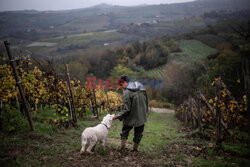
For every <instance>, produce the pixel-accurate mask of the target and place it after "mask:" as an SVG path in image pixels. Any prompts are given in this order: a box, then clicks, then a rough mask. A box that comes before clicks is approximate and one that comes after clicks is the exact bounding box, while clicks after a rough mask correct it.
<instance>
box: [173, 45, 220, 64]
mask: <svg viewBox="0 0 250 167" xmlns="http://www.w3.org/2000/svg"><path fill="white" fill-rule="evenodd" d="M178 43H179V46H180V48H181V50H182V52H180V53H174V54H171V55H170V56H169V61H173V60H176V61H185V62H190V61H199V60H201V59H203V58H205V57H207V56H208V55H210V54H213V53H216V49H213V48H211V47H209V46H208V45H206V44H204V43H202V42H200V41H197V40H181V41H179V42H178Z"/></svg>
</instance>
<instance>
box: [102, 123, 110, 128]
mask: <svg viewBox="0 0 250 167" xmlns="http://www.w3.org/2000/svg"><path fill="white" fill-rule="evenodd" d="M101 124H102V125H104V126H105V127H106V128H107V129H109V128H108V126H107V125H106V124H104V123H101Z"/></svg>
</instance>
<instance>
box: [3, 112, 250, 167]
mask: <svg viewBox="0 0 250 167" xmlns="http://www.w3.org/2000/svg"><path fill="white" fill-rule="evenodd" d="M99 122H100V121H98V120H94V121H93V120H92V121H90V120H80V121H79V122H78V125H79V126H78V127H77V128H69V129H63V128H62V129H57V131H53V130H52V129H51V128H50V127H49V126H48V125H45V124H42V123H36V124H35V125H36V129H37V131H36V132H23V133H18V134H8V135H6V134H3V133H1V134H0V137H1V138H0V147H1V150H0V155H1V156H0V163H1V164H4V166H80V165H83V164H85V165H86V166H88V165H90V166H93V165H97V166H99V165H100V164H102V165H108V164H110V162H111V163H113V166H119V165H123V166H136V164H137V165H138V164H140V165H147V166H166V165H170V166H171V165H172V166H176V165H183V166H244V165H247V164H249V163H250V162H249V160H247V159H246V158H244V156H246V155H247V153H244V154H242V155H241V156H237V154H235V156H234V157H232V156H231V155H230V154H228V153H227V154H225V153H223V152H222V153H221V155H220V156H218V154H217V152H216V151H214V150H213V149H211V148H209V147H208V143H209V141H205V140H202V139H199V138H193V137H191V136H192V135H190V134H191V133H192V132H191V131H190V129H189V128H188V127H187V126H185V128H182V127H183V125H182V123H181V122H179V121H178V120H177V119H176V118H175V117H174V114H168V115H166V114H158V113H152V114H150V115H149V117H148V122H147V124H146V126H145V131H144V136H143V139H142V141H141V144H140V147H139V151H140V152H139V153H132V152H130V151H126V150H125V152H121V151H120V150H119V149H118V147H119V145H120V136H119V134H120V132H121V126H122V123H121V122H120V121H116V122H115V123H114V124H113V126H112V128H111V130H110V132H109V135H108V139H107V149H106V151H104V150H102V149H101V148H100V146H99V145H97V147H96V150H95V155H88V154H84V155H79V150H80V147H81V146H80V136H81V133H82V130H83V129H84V128H86V127H88V126H94V125H96V124H98V123H99ZM130 134H131V135H130V137H129V139H128V146H127V147H128V148H129V149H131V148H132V144H133V142H132V134H133V132H131V133H130ZM242 147H244V146H242ZM242 147H239V148H238V150H237V151H240V149H241V148H242ZM229 148H231V150H233V149H237V147H235V145H231V146H228V147H227V149H229ZM232 148H233V149H232Z"/></svg>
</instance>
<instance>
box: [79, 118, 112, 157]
mask: <svg viewBox="0 0 250 167" xmlns="http://www.w3.org/2000/svg"><path fill="white" fill-rule="evenodd" d="M114 116H115V114H113V115H110V114H108V115H106V116H105V117H104V118H103V120H102V122H101V123H100V124H98V125H97V126H95V127H89V128H86V129H85V130H84V131H83V132H82V149H81V151H80V154H82V153H83V152H84V151H85V146H86V144H87V143H89V147H88V148H87V152H88V153H91V154H93V152H92V151H91V150H92V148H93V147H94V146H95V145H96V143H97V141H100V143H101V145H102V147H103V149H105V142H106V138H107V135H108V131H109V128H110V127H111V125H112V123H113V118H114Z"/></svg>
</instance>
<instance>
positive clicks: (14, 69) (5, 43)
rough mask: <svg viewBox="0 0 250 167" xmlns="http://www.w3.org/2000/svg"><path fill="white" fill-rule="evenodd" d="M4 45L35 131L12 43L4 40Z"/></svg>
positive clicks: (31, 127) (26, 111)
mask: <svg viewBox="0 0 250 167" xmlns="http://www.w3.org/2000/svg"><path fill="white" fill-rule="evenodd" d="M4 45H5V48H6V51H7V54H8V57H9V60H10V65H11V67H12V70H13V74H14V77H15V80H16V83H17V87H18V90H19V92H20V95H21V98H22V101H23V103H24V107H25V113H26V115H27V118H28V121H29V125H30V129H31V130H32V131H33V130H34V125H33V121H32V119H31V117H30V112H29V107H28V103H27V101H26V98H25V95H24V92H23V87H22V85H21V81H20V80H19V76H18V74H17V71H16V64H15V60H14V58H13V56H12V52H11V50H10V43H9V42H8V41H4Z"/></svg>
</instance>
